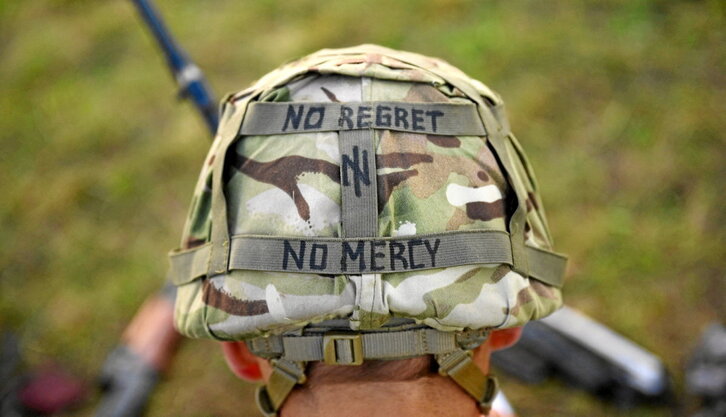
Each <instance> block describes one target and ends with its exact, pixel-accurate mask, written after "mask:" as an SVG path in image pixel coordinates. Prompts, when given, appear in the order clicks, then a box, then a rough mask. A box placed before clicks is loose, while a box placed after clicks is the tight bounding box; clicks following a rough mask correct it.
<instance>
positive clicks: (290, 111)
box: [282, 104, 305, 132]
mask: <svg viewBox="0 0 726 417" xmlns="http://www.w3.org/2000/svg"><path fill="white" fill-rule="evenodd" d="M304 107H305V106H303V105H302V104H301V105H299V106H298V107H297V113H295V108H294V107H293V106H292V104H289V105H288V106H287V116H286V117H285V124H284V125H282V131H283V132H284V131H286V130H287V126H288V125H289V124H290V123H292V128H293V129H296V130H297V129H298V128H299V127H300V121H301V120H302V115H303V108H304Z"/></svg>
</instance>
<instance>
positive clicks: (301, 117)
mask: <svg viewBox="0 0 726 417" xmlns="http://www.w3.org/2000/svg"><path fill="white" fill-rule="evenodd" d="M358 129H388V130H397V131H402V132H412V133H424V134H431V135H448V136H486V130H484V126H482V122H481V119H480V118H479V114H478V110H477V107H476V105H474V104H454V103H406V102H383V101H373V102H356V103H329V102H323V103H313V102H310V103H250V105H249V108H248V110H247V115H246V116H245V120H244V122H243V123H242V127H241V128H240V132H239V133H240V134H241V135H280V134H286V133H304V132H324V131H340V130H358Z"/></svg>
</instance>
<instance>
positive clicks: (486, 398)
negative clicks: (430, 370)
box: [436, 349, 499, 415]
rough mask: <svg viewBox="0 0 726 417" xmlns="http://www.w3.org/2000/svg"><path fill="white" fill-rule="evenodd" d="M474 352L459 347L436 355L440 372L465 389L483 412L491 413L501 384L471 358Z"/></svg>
mask: <svg viewBox="0 0 726 417" xmlns="http://www.w3.org/2000/svg"><path fill="white" fill-rule="evenodd" d="M471 355H472V353H471V352H470V351H466V350H463V349H457V350H455V351H453V352H449V353H446V354H443V355H436V361H437V362H438V363H439V374H441V375H444V376H449V377H451V379H453V380H454V382H456V383H457V384H459V386H460V387H461V388H463V389H464V391H466V392H467V393H468V394H469V395H470V396H471V397H472V398H474V399H475V400H476V402H477V404H478V405H479V409H480V410H481V411H482V413H484V414H485V415H486V414H489V410H490V409H491V407H492V402H493V401H494V397H496V395H497V390H498V386H499V384H498V383H497V379H496V378H495V377H494V376H492V375H486V374H485V373H484V372H482V370H481V369H479V367H478V366H477V365H476V364H475V363H474V361H473V360H472V359H471Z"/></svg>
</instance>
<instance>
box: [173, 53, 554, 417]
mask: <svg viewBox="0 0 726 417" xmlns="http://www.w3.org/2000/svg"><path fill="white" fill-rule="evenodd" d="M170 257H171V269H170V277H171V280H172V281H173V282H174V284H175V285H177V287H178V293H177V300H176V311H175V323H176V326H177V328H178V330H179V331H180V332H181V333H183V334H185V335H187V336H189V337H195V338H212V339H218V340H226V341H241V340H244V341H246V343H247V345H248V347H249V348H250V350H251V351H252V352H253V353H255V354H257V355H259V356H262V357H265V358H268V359H270V360H271V363H272V365H273V369H274V371H273V374H272V376H271V378H270V380H269V382H268V384H267V386H265V387H262V388H261V389H260V390H259V391H258V404H259V405H260V407H261V409H262V410H263V412H264V413H266V414H267V415H275V414H276V413H277V410H278V409H279V408H280V406H281V405H282V403H283V402H284V400H285V398H286V397H287V395H288V394H289V393H290V391H291V390H292V389H293V388H294V386H295V385H296V384H298V383H303V382H304V380H305V365H306V364H307V362H310V361H324V362H325V363H328V364H339V365H357V364H360V363H362V362H363V361H365V360H374V359H376V360H380V359H403V358H410V357H414V356H421V355H433V356H434V357H435V358H436V361H437V363H438V365H439V371H440V372H441V373H442V374H444V375H449V376H450V377H452V378H453V379H454V381H456V382H457V383H458V384H459V385H460V386H461V387H462V388H463V389H464V390H465V391H466V392H468V393H469V394H470V395H471V396H473V397H474V398H475V399H476V400H477V402H478V403H479V404H480V406H481V408H482V409H487V407H489V405H490V402H491V400H492V398H493V396H494V393H495V391H496V389H495V383H494V381H493V379H492V378H490V377H489V376H487V375H484V374H483V373H482V372H481V371H479V368H477V367H476V366H475V365H474V364H473V362H472V361H471V359H470V355H469V353H470V351H471V350H472V349H474V348H476V347H477V346H479V345H480V344H481V343H482V342H483V341H484V340H485V339H486V337H487V334H488V332H489V331H490V330H492V329H502V328H508V327H516V326H522V325H523V324H525V323H526V322H527V321H529V320H534V319H538V318H541V317H544V316H546V315H548V314H550V313H552V312H553V311H555V310H556V309H557V308H558V307H560V306H561V305H562V296H561V286H562V278H563V274H564V268H565V262H566V258H565V257H564V256H562V255H559V254H557V253H555V252H554V251H553V247H552V238H551V236H550V232H549V230H548V226H547V221H546V219H545V214H544V211H543V208H542V203H541V201H540V197H539V195H538V191H537V184H536V181H535V179H534V175H533V172H532V169H531V168H530V166H529V164H528V162H527V159H526V157H525V155H524V153H523V151H522V149H521V147H520V145H519V144H518V142H517V140H516V139H515V137H514V135H513V134H512V132H511V131H510V128H509V124H508V122H507V120H506V116H505V114H504V107H503V102H502V100H501V98H500V97H499V95H497V94H496V93H495V92H493V91H492V90H490V89H489V88H488V87H486V86H485V85H484V84H482V83H481V82H479V81H476V80H473V79H471V78H469V77H468V76H467V75H465V74H464V73H463V72H461V71H460V70H458V69H456V68H454V67H452V66H451V65H449V64H448V63H446V62H444V61H442V60H439V59H434V58H428V57H425V56H421V55H417V54H413V53H408V52H400V51H395V50H391V49H387V48H383V47H379V46H374V45H362V46H358V47H353V48H348V49H335V50H332V49H326V50H321V51H319V52H316V53H314V54H312V55H309V56H307V57H305V58H302V59H300V60H297V61H294V62H291V63H288V64H286V65H284V66H282V67H280V68H278V69H276V70H274V71H273V72H271V73H269V74H268V75H266V76H264V77H263V78H261V79H260V80H259V81H257V82H256V83H254V84H253V85H252V86H251V87H250V88H247V89H246V90H243V91H241V92H239V93H235V94H231V95H229V96H228V97H227V98H226V99H225V100H224V102H223V105H222V116H221V122H220V126H219V129H218V131H217V135H216V138H215V141H214V143H213V145H212V147H211V149H210V151H209V154H208V156H207V158H206V160H205V163H204V166H203V168H202V171H201V174H200V177H199V181H198V183H197V186H196V190H195V194H194V198H193V201H192V205H191V210H190V214H189V218H188V221H187V224H186V227H185V230H184V235H183V238H182V248H181V249H179V250H176V251H174V252H172V253H171V255H170Z"/></svg>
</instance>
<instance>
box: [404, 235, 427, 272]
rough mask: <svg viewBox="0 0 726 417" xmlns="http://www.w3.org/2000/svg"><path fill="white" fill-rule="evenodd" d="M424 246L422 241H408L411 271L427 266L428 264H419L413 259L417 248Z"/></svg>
mask: <svg viewBox="0 0 726 417" xmlns="http://www.w3.org/2000/svg"><path fill="white" fill-rule="evenodd" d="M421 245H423V242H422V241H421V239H413V240H409V241H408V261H409V263H410V265H411V269H420V268H423V267H425V266H426V264H417V263H416V261H415V260H414V257H413V252H414V249H415V248H416V246H421Z"/></svg>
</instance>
